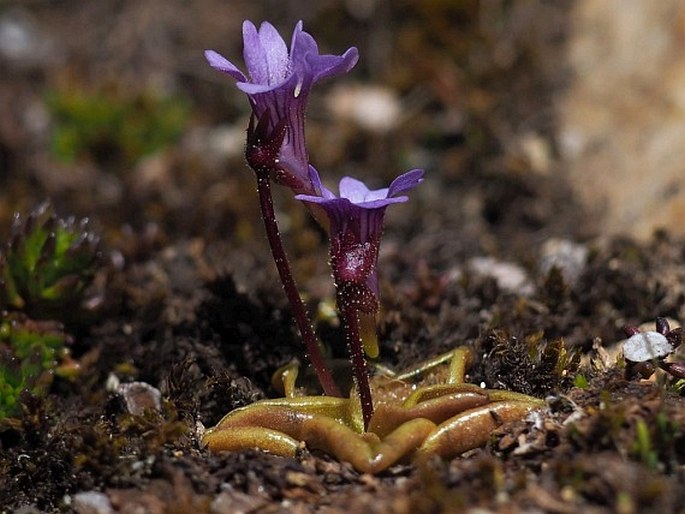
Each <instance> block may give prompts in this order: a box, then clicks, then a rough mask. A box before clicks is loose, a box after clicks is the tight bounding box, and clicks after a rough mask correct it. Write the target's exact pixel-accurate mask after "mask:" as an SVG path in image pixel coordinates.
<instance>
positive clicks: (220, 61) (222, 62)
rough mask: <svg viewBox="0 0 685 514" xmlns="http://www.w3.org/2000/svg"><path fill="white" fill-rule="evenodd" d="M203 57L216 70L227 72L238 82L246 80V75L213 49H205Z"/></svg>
mask: <svg viewBox="0 0 685 514" xmlns="http://www.w3.org/2000/svg"><path fill="white" fill-rule="evenodd" d="M205 59H207V62H208V63H209V65H210V66H211V67H212V68H214V69H215V70H217V71H221V72H223V73H228V74H229V75H230V76H231V77H233V78H234V79H236V80H237V81H239V82H245V81H247V77H245V74H243V72H242V71H240V70H239V69H238V68H237V67H236V66H235V65H234V64H233V63H232V62H231V61H229V60H228V59H226V58H225V57H224V56H223V55H221V54H219V53H217V52H215V51H214V50H205Z"/></svg>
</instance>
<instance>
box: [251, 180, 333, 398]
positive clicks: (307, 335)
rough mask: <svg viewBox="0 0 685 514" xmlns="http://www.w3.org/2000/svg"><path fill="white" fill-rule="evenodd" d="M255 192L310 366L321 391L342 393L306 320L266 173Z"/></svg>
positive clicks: (307, 319) (304, 309) (304, 308)
mask: <svg viewBox="0 0 685 514" xmlns="http://www.w3.org/2000/svg"><path fill="white" fill-rule="evenodd" d="M257 193H258V194H259V205H260V207H261V209H262V219H263V220H264V227H265V228H266V235H267V238H268V240H269V245H270V246H271V254H272V255H273V258H274V262H275V263H276V268H277V269H278V274H279V275H280V277H281V282H282V283H283V289H285V294H286V295H287V297H288V300H289V301H290V307H291V308H292V310H293V317H294V318H295V323H297V327H298V329H299V330H300V334H301V335H302V339H303V340H304V344H305V348H306V351H307V354H308V356H309V360H310V361H311V363H312V366H314V370H315V371H316V375H317V376H318V378H319V382H320V383H321V387H322V388H323V391H324V393H325V394H327V395H328V396H341V394H340V390H339V389H338V386H337V385H336V383H335V381H334V380H333V375H332V373H331V371H330V369H329V368H328V366H327V365H326V361H325V360H324V358H323V355H322V353H321V349H320V347H319V343H318V341H317V338H316V334H314V330H313V329H312V324H311V322H310V321H309V315H308V314H307V309H306V307H305V306H304V302H303V301H302V298H300V293H299V292H298V289H297V285H296V284H295V279H294V278H293V275H292V273H291V271H290V264H289V263H288V257H287V256H286V254H285V249H284V248H283V243H282V241H281V234H280V232H279V230H278V223H277V222H276V214H275V213H274V204H273V198H272V195H271V182H270V179H269V176H268V174H267V173H260V172H257Z"/></svg>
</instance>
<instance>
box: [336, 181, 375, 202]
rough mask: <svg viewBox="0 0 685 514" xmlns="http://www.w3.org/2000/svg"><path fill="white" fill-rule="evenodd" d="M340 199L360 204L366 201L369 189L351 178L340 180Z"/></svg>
mask: <svg viewBox="0 0 685 514" xmlns="http://www.w3.org/2000/svg"><path fill="white" fill-rule="evenodd" d="M339 188H340V198H347V199H348V200H349V201H350V202H352V203H361V202H363V201H365V200H366V197H367V195H368V194H369V192H370V191H369V188H368V187H366V184H364V182H362V181H361V180H357V179H356V178H352V177H343V178H342V179H341V180H340V186H339Z"/></svg>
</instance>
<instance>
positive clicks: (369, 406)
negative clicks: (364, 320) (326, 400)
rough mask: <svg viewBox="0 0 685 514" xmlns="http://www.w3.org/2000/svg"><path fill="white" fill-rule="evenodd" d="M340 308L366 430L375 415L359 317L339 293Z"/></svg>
mask: <svg viewBox="0 0 685 514" xmlns="http://www.w3.org/2000/svg"><path fill="white" fill-rule="evenodd" d="M338 310H339V311H340V314H341V315H342V319H343V323H344V325H345V335H346V336H347V344H348V346H349V349H350V360H351V361H352V371H353V373H354V383H355V385H356V386H357V394H359V401H360V403H361V407H362V419H363V420H364V431H366V430H367V429H368V428H369V422H370V421H371V417H372V416H373V399H372V398H371V387H370V386H369V374H368V372H367V370H366V359H365V358H364V349H363V347H362V339H361V335H360V332H359V317H358V315H357V310H356V309H355V308H354V306H352V305H350V302H347V301H345V298H341V295H340V294H338Z"/></svg>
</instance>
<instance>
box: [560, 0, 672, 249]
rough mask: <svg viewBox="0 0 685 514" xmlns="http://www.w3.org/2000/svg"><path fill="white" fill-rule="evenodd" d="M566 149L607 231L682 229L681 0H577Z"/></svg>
mask: <svg viewBox="0 0 685 514" xmlns="http://www.w3.org/2000/svg"><path fill="white" fill-rule="evenodd" d="M571 23H572V29H571V31H570V36H569V42H568V45H569V46H568V52H569V54H568V56H569V60H570V64H571V68H572V73H573V74H574V76H573V78H572V81H571V84H570V85H569V88H568V90H567V91H566V93H565V96H564V98H563V99H562V101H561V103H560V106H559V107H560V112H559V115H560V120H561V124H560V126H561V131H560V134H559V137H560V142H561V151H562V155H563V159H564V161H565V162H566V164H567V166H568V169H569V177H570V180H571V183H572V184H573V186H574V188H575V190H576V192H577V193H578V195H579V197H580V199H581V201H582V202H583V203H584V204H585V205H586V206H587V207H588V208H589V209H592V210H593V212H596V213H597V215H598V220H601V223H600V224H599V230H600V231H601V233H603V234H612V233H614V234H615V233H622V234H628V235H631V236H634V237H638V238H646V237H649V236H650V235H651V234H652V232H653V230H654V229H655V228H659V227H664V228H668V229H669V230H670V231H672V232H675V233H680V234H685V223H683V220H685V51H684V50H685V3H683V2H681V1H679V0H660V1H658V2H645V1H643V0H580V1H578V2H576V4H575V6H574V10H573V13H572V16H571Z"/></svg>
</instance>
